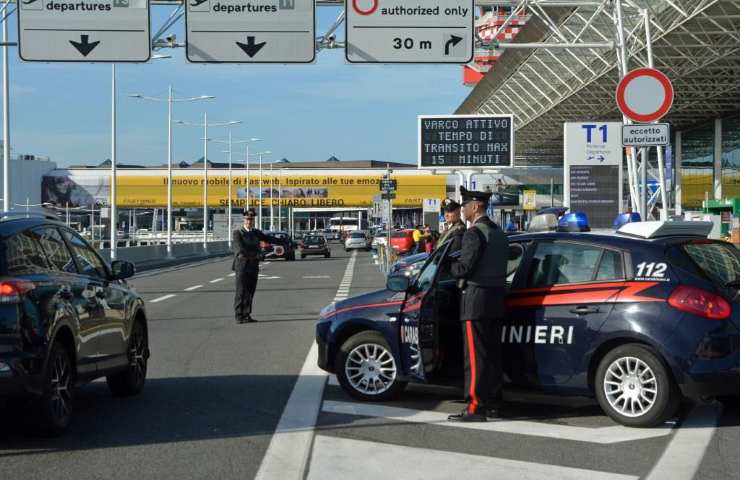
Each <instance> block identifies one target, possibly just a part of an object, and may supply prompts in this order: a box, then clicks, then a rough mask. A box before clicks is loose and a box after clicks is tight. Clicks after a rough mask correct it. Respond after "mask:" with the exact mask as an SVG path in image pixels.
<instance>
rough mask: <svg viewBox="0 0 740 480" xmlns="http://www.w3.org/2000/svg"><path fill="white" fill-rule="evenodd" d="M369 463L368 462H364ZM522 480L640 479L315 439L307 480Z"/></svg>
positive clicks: (340, 439) (499, 460)
mask: <svg viewBox="0 0 740 480" xmlns="http://www.w3.org/2000/svg"><path fill="white" fill-rule="evenodd" d="M368 459H372V461H368ZM461 469H464V476H465V477H466V478H495V479H496V480H522V479H528V480H532V479H537V478H547V479H548V480H566V479H567V480H636V479H637V478H638V477H634V476H631V475H620V474H617V473H609V472H600V471H596V470H586V469H581V468H573V467H561V466H558V465H547V464H542V463H532V462H523V461H520V460H508V459H504V458H496V457H487V456H482V455H470V454H466V453H455V452H446V451H442V450H432V449H427V448H416V447H407V446H403V447H399V446H398V445H391V444H385V443H376V442H368V441H364V440H352V439H346V438H337V437H329V436H325V435H317V436H316V439H315V440H314V449H313V455H312V457H311V467H310V470H309V472H308V476H307V478H308V480H324V479H327V478H351V479H352V480H377V479H378V478H403V479H424V480H437V479H440V480H441V479H449V478H458V477H460V474H461V472H462V471H463V470H461Z"/></svg>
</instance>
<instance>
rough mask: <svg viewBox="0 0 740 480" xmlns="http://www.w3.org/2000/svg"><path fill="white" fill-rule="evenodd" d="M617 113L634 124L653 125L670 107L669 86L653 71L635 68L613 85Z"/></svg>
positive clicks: (661, 74) (670, 94)
mask: <svg viewBox="0 0 740 480" xmlns="http://www.w3.org/2000/svg"><path fill="white" fill-rule="evenodd" d="M617 105H618V106H619V110H620V111H621V112H622V113H623V114H624V115H625V116H626V117H627V118H629V119H631V120H634V121H635V122H643V123H648V122H654V121H656V120H660V119H661V118H663V117H664V116H665V115H666V114H667V113H668V111H669V110H670V109H671V106H672V105H673V85H671V81H670V80H669V79H668V77H667V76H666V75H665V74H664V73H663V72H661V71H659V70H656V69H654V68H637V69H635V70H632V71H631V72H629V73H628V74H627V75H625V76H624V78H623V79H622V80H620V82H619V84H618V85H617Z"/></svg>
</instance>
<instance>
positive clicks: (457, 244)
mask: <svg viewBox="0 0 740 480" xmlns="http://www.w3.org/2000/svg"><path fill="white" fill-rule="evenodd" d="M464 234H465V224H464V223H463V222H462V220H458V221H457V222H455V223H453V224H452V225H450V228H448V229H447V231H446V232H444V233H443V234H442V236H441V237H439V241H438V242H437V246H438V247H439V246H442V245H443V244H444V243H445V242H446V241H447V240H450V239H452V246H451V247H450V250H449V251H448V253H452V252H456V251H458V250H460V249H461V248H462V238H463V235H464Z"/></svg>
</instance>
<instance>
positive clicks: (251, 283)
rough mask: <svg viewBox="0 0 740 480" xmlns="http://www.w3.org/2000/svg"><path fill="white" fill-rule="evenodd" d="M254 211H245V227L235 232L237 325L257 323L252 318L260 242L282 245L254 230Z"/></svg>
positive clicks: (235, 308)
mask: <svg viewBox="0 0 740 480" xmlns="http://www.w3.org/2000/svg"><path fill="white" fill-rule="evenodd" d="M255 215H256V213H255V211H254V209H251V208H250V209H249V210H245V211H244V226H243V227H242V228H240V229H238V230H234V232H233V234H232V239H233V242H232V243H233V245H234V262H233V264H232V267H231V268H232V270H234V271H235V272H236V295H235V296H234V314H235V315H236V323H252V322H256V321H257V320H255V319H254V318H252V299H253V298H254V292H255V290H257V278H258V276H259V262H260V256H261V254H262V252H261V250H260V241H263V242H269V243H280V239H278V238H275V237H273V236H271V235H265V234H264V233H262V231H260V230H257V229H256V228H254V217H255Z"/></svg>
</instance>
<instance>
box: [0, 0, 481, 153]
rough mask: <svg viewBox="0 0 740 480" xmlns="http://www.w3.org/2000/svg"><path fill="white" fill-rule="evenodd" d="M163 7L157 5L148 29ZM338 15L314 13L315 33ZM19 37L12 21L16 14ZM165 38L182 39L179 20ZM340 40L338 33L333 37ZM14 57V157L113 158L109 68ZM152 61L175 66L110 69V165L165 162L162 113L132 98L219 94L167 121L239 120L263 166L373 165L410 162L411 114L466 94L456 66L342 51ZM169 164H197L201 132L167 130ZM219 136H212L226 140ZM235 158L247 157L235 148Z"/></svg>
mask: <svg viewBox="0 0 740 480" xmlns="http://www.w3.org/2000/svg"><path fill="white" fill-rule="evenodd" d="M171 10H172V7H169V6H159V5H154V6H152V31H153V32H154V31H156V30H158V29H159V27H160V26H161V25H162V24H163V23H164V20H165V18H166V16H167V15H169V13H170V12H171ZM340 11H341V10H340V9H339V8H336V7H317V13H316V28H317V33H318V34H321V33H323V32H325V31H326V30H327V28H329V26H330V25H331V24H332V23H333V22H334V20H335V19H336V17H337V15H338V14H339V13H340ZM10 25H11V30H10V39H11V40H15V39H16V38H17V35H16V25H17V23H16V18H15V15H13V16H12V17H11V21H10ZM170 32H174V33H176V35H177V38H178V40H179V41H184V40H185V24H184V19H183V20H181V21H180V22H179V23H178V24H177V25H176V26H175V27H173V28H172V29H171V30H170ZM337 37H338V40H342V39H343V38H344V25H342V27H341V28H340V30H339V31H338V32H337ZM9 52H10V53H9V55H10V99H11V102H10V119H11V120H10V134H11V152H12V153H14V154H20V153H24V154H36V155H47V156H49V157H51V159H52V160H53V161H55V162H56V163H57V165H59V166H60V167H64V166H69V165H79V164H89V165H97V164H99V163H101V162H103V161H105V160H106V159H108V158H110V156H111V155H110V153H111V66H110V65H109V64H82V63H79V64H74V63H68V64H43V63H28V62H22V61H21V60H20V59H19V58H18V52H17V49H16V48H11V49H10V50H9ZM155 53H160V54H167V55H172V58H170V59H159V60H153V61H151V62H149V63H147V64H119V65H118V66H117V68H116V71H117V77H116V78H117V87H118V88H117V92H118V94H117V98H118V103H117V106H118V107H117V144H118V148H117V161H118V163H123V164H138V165H150V166H154V165H163V164H166V162H167V104H166V103H159V102H148V101H142V100H137V99H133V98H129V96H128V95H129V94H133V93H141V94H143V95H147V96H156V97H166V95H167V89H168V85H170V84H172V86H173V89H174V92H175V95H176V96H181V97H193V96H199V95H215V96H216V98H215V99H214V100H207V101H199V102H190V103H180V104H175V106H174V113H173V119H174V120H182V121H188V122H202V120H203V113H204V112H207V113H208V119H209V123H210V122H221V121H231V120H241V121H242V122H243V123H242V124H240V125H236V126H233V127H231V128H232V136H233V139H234V140H239V139H246V138H250V137H257V138H260V139H261V141H260V142H258V143H253V144H252V146H251V147H250V149H251V152H255V151H258V149H259V150H269V151H271V152H272V155H271V156H270V157H265V158H264V159H263V160H264V161H274V160H280V159H281V158H283V157H285V158H287V159H289V160H290V161H291V162H298V161H318V160H326V159H328V158H329V157H331V156H335V157H337V158H339V159H340V160H380V161H390V162H405V163H416V161H417V160H416V149H417V134H416V122H417V119H416V117H417V115H420V114H449V113H452V112H453V111H454V110H455V109H456V108H457V107H458V106H459V105H460V103H462V101H463V100H464V99H465V98H466V97H467V95H468V94H469V92H470V89H469V88H468V87H465V86H464V85H463V84H462V72H461V67H460V66H459V65H357V64H352V65H350V64H347V63H346V62H345V60H344V50H343V49H335V50H322V51H321V52H320V53H319V54H318V55H317V60H316V63H314V64H310V65H247V64H241V65H214V64H209V65H200V64H189V63H188V62H187V61H186V60H185V57H184V54H185V49H184V48H177V49H166V50H160V51H158V52H155ZM173 132H174V134H173V135H174V143H173V145H174V147H173V152H174V160H175V162H180V161H186V162H188V163H192V162H193V161H195V160H197V159H199V158H201V157H202V155H203V153H202V152H203V142H202V140H201V139H202V137H203V135H202V129H198V128H195V127H188V126H174V127H173ZM227 135H228V130H227V129H226V128H225V127H221V128H214V129H211V131H209V137H210V138H213V139H226V138H227ZM223 150H225V148H224V146H223V145H219V144H213V143H212V144H210V146H209V155H208V157H209V159H210V160H212V161H225V159H226V154H225V153H223ZM234 151H235V155H234V157H233V159H234V161H243V160H244V155H245V151H244V146H243V145H241V146H235V149H234Z"/></svg>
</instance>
